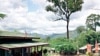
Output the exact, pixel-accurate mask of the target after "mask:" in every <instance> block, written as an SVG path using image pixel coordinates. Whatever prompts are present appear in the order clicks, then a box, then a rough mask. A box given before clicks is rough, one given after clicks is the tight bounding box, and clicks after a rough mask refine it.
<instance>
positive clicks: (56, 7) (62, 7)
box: [46, 0, 83, 39]
mask: <svg viewBox="0 0 100 56" xmlns="http://www.w3.org/2000/svg"><path fill="white" fill-rule="evenodd" d="M48 2H51V3H52V4H53V5H48V6H46V10H47V11H52V12H54V13H55V14H56V15H58V16H59V18H57V19H56V20H64V21H66V22H67V26H66V28H67V38H68V39H69V21H70V15H71V14H72V13H74V12H76V11H79V10H81V7H82V3H83V0H48Z"/></svg>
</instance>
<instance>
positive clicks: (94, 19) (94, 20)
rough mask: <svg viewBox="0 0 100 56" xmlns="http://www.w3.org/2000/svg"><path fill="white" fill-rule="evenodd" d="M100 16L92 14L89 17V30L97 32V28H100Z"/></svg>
mask: <svg viewBox="0 0 100 56" xmlns="http://www.w3.org/2000/svg"><path fill="white" fill-rule="evenodd" d="M99 21H100V15H98V14H91V15H89V16H88V17H87V20H86V25H87V28H89V29H91V30H94V31H96V28H97V26H100V22H99Z"/></svg>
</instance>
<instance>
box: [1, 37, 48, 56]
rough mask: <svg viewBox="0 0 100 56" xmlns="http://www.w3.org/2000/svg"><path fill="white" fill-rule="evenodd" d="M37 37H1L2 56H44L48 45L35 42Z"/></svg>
mask: <svg viewBox="0 0 100 56" xmlns="http://www.w3.org/2000/svg"><path fill="white" fill-rule="evenodd" d="M33 39H39V38H36V37H23V36H0V56H42V52H43V47H44V46H47V45H48V43H41V42H38V41H33Z"/></svg>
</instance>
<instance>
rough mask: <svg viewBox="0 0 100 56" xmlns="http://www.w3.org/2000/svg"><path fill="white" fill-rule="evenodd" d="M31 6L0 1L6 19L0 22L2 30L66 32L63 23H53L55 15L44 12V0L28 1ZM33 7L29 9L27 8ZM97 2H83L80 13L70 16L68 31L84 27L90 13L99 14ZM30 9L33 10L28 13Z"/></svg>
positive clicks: (17, 1)
mask: <svg viewBox="0 0 100 56" xmlns="http://www.w3.org/2000/svg"><path fill="white" fill-rule="evenodd" d="M30 1H32V3H33V4H29V3H26V2H28V0H16V1H15V0H0V12H2V13H6V14H7V17H6V18H5V19H3V20H1V21H0V29H2V30H18V31H20V32H24V31H25V30H26V31H28V32H29V33H40V34H53V33H64V32H66V24H67V23H66V22H65V21H62V20H60V21H53V20H52V19H54V18H55V15H54V14H53V13H52V12H46V11H45V6H46V5H47V4H49V3H48V2H47V1H46V0H30ZM29 5H30V6H33V7H34V8H30V7H28V6H29ZM99 7H100V3H99V0H97V1H95V0H84V4H83V8H82V10H81V11H78V12H76V13H73V14H72V15H71V17H70V18H71V20H70V25H69V29H70V30H74V29H75V28H76V27H78V26H80V25H84V26H85V20H86V17H87V16H88V15H90V14H91V13H100V11H99V10H93V9H91V8H99ZM30 9H35V10H33V11H29V10H30Z"/></svg>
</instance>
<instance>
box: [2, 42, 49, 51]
mask: <svg viewBox="0 0 100 56" xmlns="http://www.w3.org/2000/svg"><path fill="white" fill-rule="evenodd" d="M47 45H49V44H48V43H10V44H0V49H4V50H9V49H14V48H27V47H35V46H47Z"/></svg>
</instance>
